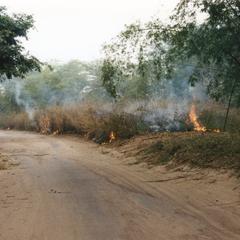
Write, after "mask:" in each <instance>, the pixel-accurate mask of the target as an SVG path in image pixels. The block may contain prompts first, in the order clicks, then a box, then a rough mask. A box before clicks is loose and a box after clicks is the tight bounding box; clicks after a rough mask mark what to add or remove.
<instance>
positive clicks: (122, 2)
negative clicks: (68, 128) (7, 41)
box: [0, 0, 178, 61]
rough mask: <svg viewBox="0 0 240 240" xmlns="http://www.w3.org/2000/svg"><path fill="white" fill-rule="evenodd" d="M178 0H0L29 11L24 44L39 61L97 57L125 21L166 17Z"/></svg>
mask: <svg viewBox="0 0 240 240" xmlns="http://www.w3.org/2000/svg"><path fill="white" fill-rule="evenodd" d="M177 2H178V0H167V1H166V0H41V1H40V0H0V5H3V6H6V7H7V8H8V10H9V12H10V13H11V12H16V13H28V14H32V15H33V16H34V19H35V27H36V29H35V30H34V31H31V33H30V35H29V41H28V42H27V43H26V44H25V45H26V48H27V49H28V50H29V51H30V53H31V54H33V55H35V56H36V57H38V58H39V59H40V60H42V61H49V60H55V59H57V60H60V61H69V60H71V59H80V60H85V61H89V60H94V59H96V58H99V57H100V56H101V55H100V52H101V47H102V45H103V43H104V42H108V41H109V40H110V39H111V38H112V37H114V36H115V35H116V34H117V33H119V32H120V31H121V30H122V29H123V27H124V25H125V24H129V23H132V22H134V21H136V20H142V21H145V20H148V19H151V16H158V17H160V18H161V19H163V20H164V19H166V18H167V16H168V15H169V14H170V13H171V11H172V9H173V8H174V6H175V5H176V3H177Z"/></svg>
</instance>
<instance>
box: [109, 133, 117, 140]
mask: <svg viewBox="0 0 240 240" xmlns="http://www.w3.org/2000/svg"><path fill="white" fill-rule="evenodd" d="M114 140H116V134H115V133H114V132H113V131H111V132H110V134H109V143H112V142H113V141H114Z"/></svg>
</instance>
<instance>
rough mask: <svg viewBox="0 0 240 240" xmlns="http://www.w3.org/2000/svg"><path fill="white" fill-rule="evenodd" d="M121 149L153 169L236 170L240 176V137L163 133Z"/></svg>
mask: <svg viewBox="0 0 240 240" xmlns="http://www.w3.org/2000/svg"><path fill="white" fill-rule="evenodd" d="M121 148H122V151H126V152H128V154H129V153H130V156H137V159H138V161H137V162H146V163H148V164H149V165H150V166H151V165H152V166H154V165H159V164H168V166H170V167H175V166H177V165H180V164H189V165H191V166H195V167H202V168H214V169H216V168H226V169H233V170H235V171H236V172H237V173H238V175H240V134H239V133H234V134H231V133H212V132H205V133H198V132H185V133H161V134H156V135H150V136H148V137H146V136H142V137H137V138H136V139H134V140H132V141H130V142H128V143H127V144H126V145H124V146H122V147H121Z"/></svg>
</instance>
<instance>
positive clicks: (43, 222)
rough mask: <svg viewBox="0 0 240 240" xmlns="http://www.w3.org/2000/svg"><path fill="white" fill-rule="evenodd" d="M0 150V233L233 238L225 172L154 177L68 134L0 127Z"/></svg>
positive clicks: (231, 194) (234, 191) (48, 238)
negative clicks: (4, 162)
mask: <svg viewBox="0 0 240 240" xmlns="http://www.w3.org/2000/svg"><path fill="white" fill-rule="evenodd" d="M0 152H1V153H2V154H3V155H4V156H8V157H9V159H10V160H9V161H10V163H11V162H12V165H10V168H9V169H7V170H2V171H0V240H125V239H126V240H128V239H132V240H141V239H142V240H170V239H175V240H195V239H201V240H208V239H214V240H228V239H236V240H239V239H240V202H239V200H240V198H239V188H238V184H239V183H238V181H237V180H234V179H232V178H228V177H226V178H222V177H221V179H222V181H221V180H219V179H220V177H219V176H216V179H214V180H211V181H210V180H209V181H206V179H205V180H204V181H201V180H199V181H197V180H196V179H194V180H191V179H189V180H186V179H185V180H184V179H181V178H179V180H176V181H154V179H157V177H158V176H159V175H160V173H159V172H157V171H156V170H146V171H144V170H141V169H140V167H137V166H129V165H126V161H125V160H124V159H122V158H123V156H122V155H115V154H109V153H107V154H106V152H105V154H103V153H104V150H102V149H101V148H99V147H98V146H96V145H95V144H92V143H88V142H85V141H84V140H80V139H77V138H74V137H51V136H41V135H38V134H34V133H26V132H17V131H0ZM166 176H167V177H168V179H169V177H171V176H170V175H166ZM159 177H162V176H159ZM151 180H152V181H151Z"/></svg>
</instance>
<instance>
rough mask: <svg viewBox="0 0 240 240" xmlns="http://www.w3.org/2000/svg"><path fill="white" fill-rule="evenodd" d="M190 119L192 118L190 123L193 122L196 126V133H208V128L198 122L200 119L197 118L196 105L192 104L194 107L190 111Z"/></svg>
mask: <svg viewBox="0 0 240 240" xmlns="http://www.w3.org/2000/svg"><path fill="white" fill-rule="evenodd" d="M189 118H190V121H191V122H192V124H193V126H194V130H195V131H198V132H206V131H207V129H206V127H204V126H203V125H202V124H201V123H200V122H199V121H198V117H197V113H196V106H195V105H194V104H192V106H191V110H190V113H189Z"/></svg>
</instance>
